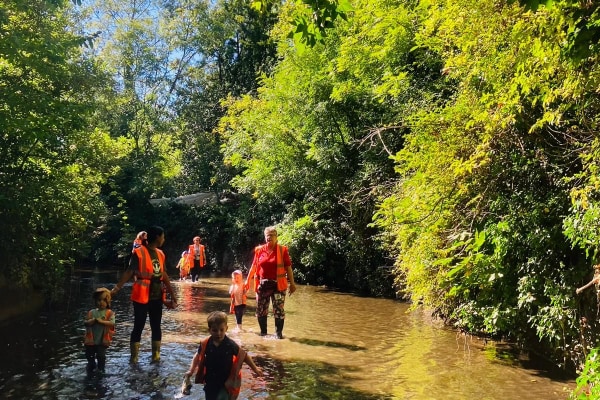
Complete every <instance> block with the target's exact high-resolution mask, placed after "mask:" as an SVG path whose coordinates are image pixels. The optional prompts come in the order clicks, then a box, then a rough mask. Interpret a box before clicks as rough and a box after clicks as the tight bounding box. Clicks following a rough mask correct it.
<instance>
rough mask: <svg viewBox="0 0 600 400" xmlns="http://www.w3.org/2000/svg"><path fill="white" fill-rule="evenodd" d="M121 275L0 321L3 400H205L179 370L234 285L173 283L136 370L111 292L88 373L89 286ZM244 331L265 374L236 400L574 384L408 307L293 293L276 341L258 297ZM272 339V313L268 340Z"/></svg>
mask: <svg viewBox="0 0 600 400" xmlns="http://www.w3.org/2000/svg"><path fill="white" fill-rule="evenodd" d="M116 281H117V273H115V272H101V271H97V270H96V271H77V273H76V274H75V276H74V277H73V279H72V283H71V285H70V289H69V293H67V296H66V299H65V302H64V304H63V305H62V307H59V308H60V310H44V311H43V312H41V313H40V314H39V315H38V314H36V315H35V316H32V317H26V318H19V319H16V320H11V321H10V322H7V323H3V324H2V325H0V338H2V340H1V343H2V344H1V346H2V352H1V354H0V398H1V399H48V400H54V399H56V400H59V399H60V400H63V399H64V400H71V399H139V400H141V399H180V398H181V399H190V400H192V399H204V395H203V392H202V387H201V386H199V385H194V387H193V388H192V392H191V394H190V395H188V396H184V395H182V394H181V392H180V388H181V382H182V377H183V373H184V372H185V371H186V370H187V368H188V366H189V363H190V361H191V359H192V357H193V355H194V352H195V351H196V348H197V344H198V342H199V341H200V339H201V338H202V337H204V336H205V335H206V334H207V333H206V331H207V328H206V316H207V314H208V313H209V312H211V311H214V310H223V311H228V309H229V297H228V294H227V290H228V287H229V284H230V279H228V278H219V277H204V278H203V279H202V281H201V282H200V283H191V282H190V281H187V282H179V281H174V286H175V289H176V291H177V293H178V299H179V301H180V305H179V307H178V308H177V309H176V310H165V312H164V313H163V325H162V326H163V340H162V353H161V361H160V363H158V364H152V363H150V356H151V354H150V327H149V324H148V323H147V324H146V328H145V330H144V334H143V336H142V345H141V346H142V348H141V352H140V362H139V364H138V365H136V366H130V365H129V334H130V332H131V328H132V319H133V309H132V307H131V304H130V301H129V294H130V290H131V284H130V283H129V284H128V285H126V286H125V287H124V288H123V290H122V291H121V292H120V293H119V294H118V295H116V296H115V298H114V299H113V303H112V309H113V311H114V312H115V313H116V317H117V328H116V334H115V337H114V341H113V343H112V345H111V347H110V348H109V349H108V351H107V365H106V373H105V374H103V375H99V374H95V375H93V376H91V377H88V376H87V375H86V372H85V366H86V360H85V357H84V354H83V340H82V338H83V332H84V328H83V323H82V321H83V318H84V316H85V314H86V312H87V310H88V309H90V308H93V302H92V299H91V293H92V290H93V288H95V287H98V286H106V287H109V288H112V287H113V286H114V283H115V282H116ZM248 304H249V307H248V309H247V310H246V314H245V316H244V324H243V328H244V330H243V331H242V332H234V331H233V328H235V318H234V317H233V315H231V316H230V323H229V336H230V337H231V338H233V339H234V340H236V341H237V342H238V343H241V344H242V345H243V346H244V348H246V350H248V351H249V353H250V354H251V355H252V357H253V358H254V360H255V362H256V364H257V365H258V366H259V367H260V368H261V369H262V370H263V371H264V376H263V377H262V378H258V377H255V376H253V374H252V371H250V369H248V367H247V366H244V369H243V377H244V378H243V379H244V380H243V384H242V391H241V394H240V399H310V400H323V399H344V400H346V399H347V400H375V399H378V400H379V399H381V400H383V399H414V400H420V399H443V400H459V399H460V400H464V399H478V400H479V399H489V400H496V399H497V400H507V399H519V400H527V399H535V400H540V399H544V400H551V399H566V398H567V397H568V393H569V392H570V391H571V390H572V389H573V388H574V387H575V382H574V380H573V377H572V376H567V375H563V374H561V373H560V372H557V371H553V370H552V368H551V367H550V366H548V365H543V364H540V363H538V362H535V361H534V360H531V359H530V358H529V357H527V356H526V355H524V354H520V353H519V352H516V351H514V349H512V348H510V347H508V346H505V345H502V344H500V343H495V342H489V341H487V342H485V341H483V340H480V339H477V338H474V337H470V336H464V335H457V334H456V332H453V331H452V330H450V329H447V328H445V327H443V326H442V324H441V323H440V322H439V321H436V320H432V319H431V317H430V315H429V314H428V313H427V312H425V311H423V310H414V311H409V307H408V305H407V304H405V303H402V302H399V301H394V300H386V299H373V298H364V297H358V296H354V295H351V294H346V293H339V292H335V291H330V290H327V289H325V288H320V287H312V286H303V285H299V286H298V290H297V291H296V293H294V295H292V296H290V297H288V299H287V300H286V322H285V328H284V331H283V333H284V339H282V340H277V339H275V338H274V336H271V335H269V336H266V337H261V336H259V335H257V333H256V332H257V330H258V325H257V323H256V318H255V317H254V304H255V302H254V298H253V297H252V296H250V297H249V299H248ZM273 333H274V322H273V318H272V317H271V316H270V317H269V334H273Z"/></svg>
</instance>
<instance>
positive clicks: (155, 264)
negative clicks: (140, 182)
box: [111, 226, 177, 364]
mask: <svg viewBox="0 0 600 400" xmlns="http://www.w3.org/2000/svg"><path fill="white" fill-rule="evenodd" d="M164 242H165V231H164V229H163V228H161V227H159V226H153V227H151V228H150V229H148V231H147V239H146V240H144V241H143V243H142V246H140V247H138V248H136V249H135V250H133V253H132V255H131V260H130V261H129V268H128V269H127V270H126V271H125V272H124V273H123V276H121V279H120V280H119V283H117V285H116V286H115V287H114V288H113V289H112V290H111V294H112V295H115V294H117V293H118V292H119V290H121V288H122V287H123V285H124V284H125V283H126V282H127V281H129V280H130V279H131V278H132V277H133V276H135V277H136V279H135V280H134V282H133V289H132V291H131V301H132V303H133V317H134V321H133V330H132V331H131V338H130V346H131V358H130V363H132V364H135V363H137V362H138V356H139V352H140V342H141V339H142V331H143V330H144V326H145V325H146V318H147V317H148V316H149V317H150V329H151V330H152V362H158V361H160V345H161V340H162V330H161V321H162V310H163V287H164V288H165V289H166V290H167V291H168V292H169V294H170V295H171V302H169V303H168V304H169V305H170V306H171V307H173V308H175V307H177V298H176V297H175V292H174V291H173V287H172V286H171V281H170V280H169V276H168V275H167V272H166V269H165V254H164V253H163V252H162V250H160V249H159V247H161V246H162V245H163V244H164Z"/></svg>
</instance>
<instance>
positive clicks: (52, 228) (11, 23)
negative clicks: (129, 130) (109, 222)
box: [0, 0, 119, 296]
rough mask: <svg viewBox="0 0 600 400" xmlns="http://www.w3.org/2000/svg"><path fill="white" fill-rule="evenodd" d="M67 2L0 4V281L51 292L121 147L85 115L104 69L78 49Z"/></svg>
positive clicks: (80, 245) (94, 214)
mask: <svg viewBox="0 0 600 400" xmlns="http://www.w3.org/2000/svg"><path fill="white" fill-rule="evenodd" d="M70 4H71V3H70V2H66V1H64V2H63V1H44V0H34V1H32V2H28V3H27V4H25V3H23V2H20V1H2V3H1V7H0V31H1V32H3V34H2V35H0V99H1V100H0V103H1V106H0V132H2V135H1V137H0V175H1V176H2V179H0V193H1V194H0V210H1V211H0V213H1V215H0V228H1V229H2V231H3V232H4V235H3V236H2V238H0V257H1V261H0V264H1V268H2V270H1V272H0V282H2V281H4V280H5V279H9V280H11V281H13V282H15V283H16V284H17V285H20V286H37V287H42V289H44V290H46V292H47V294H48V295H52V296H58V295H59V293H60V290H59V289H60V288H61V285H62V281H61V277H62V275H63V273H64V269H65V267H66V266H67V265H68V264H69V263H70V261H71V260H72V258H73V257H75V256H77V255H80V254H82V253H85V248H86V247H87V246H88V245H89V240H88V239H87V238H86V235H88V234H89V233H90V232H91V231H92V230H93V228H94V221H96V220H97V219H98V217H99V216H100V215H101V214H102V213H103V204H102V202H101V201H100V200H99V198H98V196H97V194H98V192H99V190H100V185H101V184H102V183H103V182H104V181H105V179H106V176H107V174H108V173H110V172H111V171H112V163H113V160H114V159H115V158H116V157H118V155H119V152H118V150H117V148H116V147H114V146H113V142H112V141H111V140H110V138H109V137H108V135H106V134H104V133H103V132H101V131H99V130H93V129H91V128H90V126H89V125H88V122H89V117H90V115H91V113H92V112H93V109H94V106H95V100H94V93H96V88H98V87H99V86H100V84H101V82H102V78H103V76H102V75H101V74H99V73H98V69H97V68H96V67H95V66H94V65H93V64H92V63H90V62H87V61H84V59H83V58H82V48H83V47H82V45H83V44H84V42H87V40H88V39H89V38H88V37H85V36H80V35H76V34H74V33H73V32H74V29H75V28H74V26H73V24H72V23H71V19H70V7H69V6H70Z"/></svg>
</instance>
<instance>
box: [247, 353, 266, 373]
mask: <svg viewBox="0 0 600 400" xmlns="http://www.w3.org/2000/svg"><path fill="white" fill-rule="evenodd" d="M244 362H245V363H246V364H248V366H249V367H250V368H252V371H254V373H255V374H256V375H258V376H263V373H262V371H261V370H260V368H258V367H257V366H256V364H254V360H253V359H252V357H250V354H248V353H246V357H244Z"/></svg>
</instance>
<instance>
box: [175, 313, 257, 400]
mask: <svg viewBox="0 0 600 400" xmlns="http://www.w3.org/2000/svg"><path fill="white" fill-rule="evenodd" d="M207 321H208V331H209V333H210V336H209V337H207V338H205V339H204V340H202V342H201V343H200V346H199V347H198V351H197V352H196V354H195V355H194V358H193V359H192V363H191V365H190V369H189V370H188V371H187V372H186V373H185V377H184V380H183V385H182V388H181V389H182V393H183V394H190V389H191V388H192V383H191V377H192V375H193V374H194V373H196V378H195V383H203V384H204V393H205V396H206V400H222V399H223V400H224V399H228V400H235V399H237V398H238V396H239V394H240V388H241V384H242V371H241V369H242V364H243V363H246V364H248V366H250V368H252V371H254V373H256V375H258V376H262V371H261V370H260V369H259V368H258V367H257V366H256V364H254V361H253V360H252V357H250V355H249V354H248V353H246V351H245V350H244V349H242V348H241V347H240V346H239V345H238V344H237V343H236V342H234V341H233V340H231V339H230V338H229V337H228V336H227V335H226V332H227V314H225V313H224V312H223V311H213V312H212V313H210V314H209V315H208V318H207Z"/></svg>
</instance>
